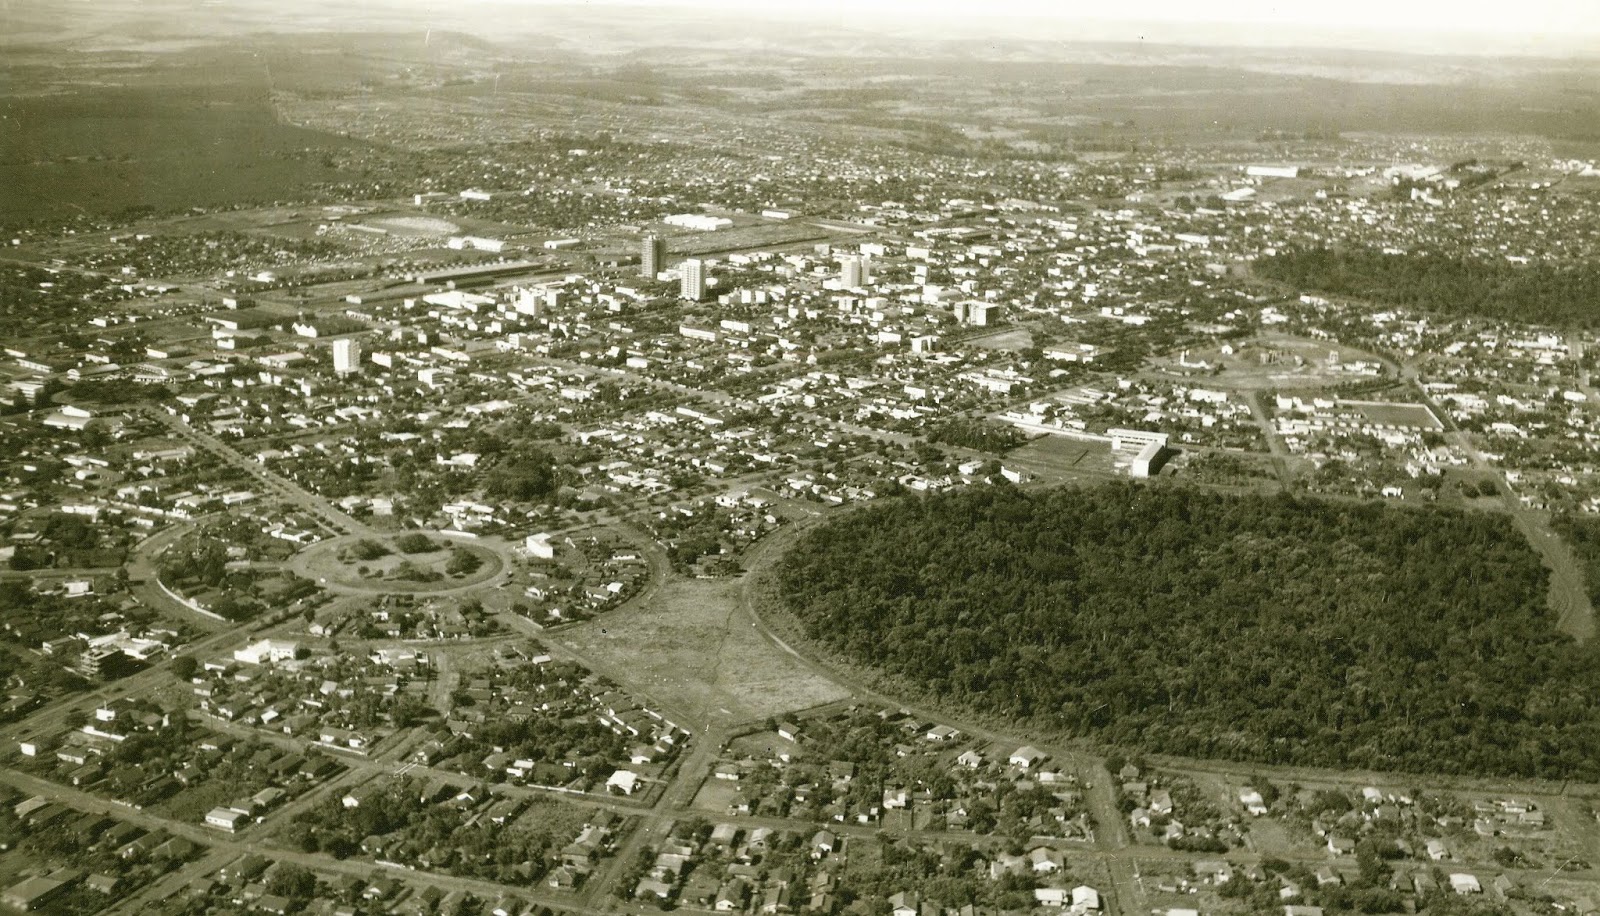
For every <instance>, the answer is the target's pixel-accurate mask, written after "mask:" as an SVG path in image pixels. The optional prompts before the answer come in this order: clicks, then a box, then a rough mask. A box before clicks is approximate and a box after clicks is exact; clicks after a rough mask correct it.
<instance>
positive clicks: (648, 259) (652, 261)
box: [639, 235, 667, 280]
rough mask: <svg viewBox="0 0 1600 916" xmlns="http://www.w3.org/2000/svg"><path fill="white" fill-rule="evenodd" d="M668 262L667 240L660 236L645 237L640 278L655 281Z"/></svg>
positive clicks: (641, 255) (640, 262)
mask: <svg viewBox="0 0 1600 916" xmlns="http://www.w3.org/2000/svg"><path fill="white" fill-rule="evenodd" d="M666 261H667V240H666V239H664V238H662V237H660V236H658V235H647V236H645V237H644V244H643V247H642V250H641V251H640V252H639V276H641V277H645V278H646V279H650V280H654V279H655V278H656V274H659V273H661V268H662V267H663V266H665V265H666Z"/></svg>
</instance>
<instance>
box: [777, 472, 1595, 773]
mask: <svg viewBox="0 0 1600 916" xmlns="http://www.w3.org/2000/svg"><path fill="white" fill-rule="evenodd" d="M778 584H779V589H780V593H781V595H782V597H783V598H784V599H785V601H786V603H787V605H788V607H789V608H790V610H791V611H792V613H793V614H794V615H795V616H796V617H797V618H798V620H799V622H800V623H801V624H802V625H803V627H804V629H805V631H806V633H807V634H808V635H809V636H810V637H811V638H813V639H817V640H819V641H821V642H823V643H825V644H826V645H828V646H829V647H831V648H833V649H835V650H837V651H840V652H842V653H843V654H845V655H847V656H848V657H850V658H853V659H855V660H857V661H859V662H861V663H863V664H865V665H869V666H871V667H873V668H876V669H877V670H878V671H880V672H881V673H883V674H886V675H888V676H890V677H891V678H893V679H895V680H898V681H900V682H902V683H903V684H905V685H906V686H908V687H910V688H912V689H914V690H917V691H920V692H922V693H924V694H926V695H929V696H931V697H935V698H938V699H942V700H945V701H947V702H951V703H957V704H962V705H965V706H967V707H968V708H971V709H973V710H977V711H980V712H983V713H997V714H1001V715H1005V716H1008V717H1012V718H1014V719H1018V720H1025V721H1028V722H1030V723H1032V724H1035V725H1041V726H1045V727H1049V728H1054V729H1058V730H1060V731H1063V732H1067V733H1070V734H1075V735H1089V736H1094V737H1097V738H1100V739H1103V740H1105V741H1108V742H1109V743H1112V744H1115V745H1119V746H1124V747H1129V748H1140V749H1145V750H1150V751H1158V752H1167V753H1175V754H1184V755H1191V756H1197V757H1213V758H1218V757H1220V758H1228V759H1239V760H1256V761H1262V762H1269V763H1280V764H1299V765H1319V766H1333V767H1361V768H1372V769H1386V770H1406V771H1413V772H1450V773H1471V774H1496V775H1516V776H1543V777H1552V778H1561V777H1578V778H1584V779H1594V778H1596V777H1600V759H1597V757H1596V753H1597V752H1600V718H1597V717H1596V716H1595V715H1594V712H1593V710H1594V708H1595V702H1596V700H1597V699H1600V665H1597V664H1596V662H1597V661H1600V658H1597V652H1596V650H1595V649H1593V648H1592V647H1584V646H1579V645H1577V644H1574V643H1573V642H1571V641H1570V640H1569V639H1567V638H1566V637H1564V636H1562V635H1560V634H1558V633H1557V632H1556V630H1555V628H1554V621H1553V619H1552V616H1551V614H1550V611H1549V609H1548V606H1547V604H1546V598H1545V588H1546V574H1545V571H1544V569H1543V568H1542V567H1541V566H1540V564H1539V561H1538V558H1537V556H1536V555H1535V554H1534V553H1533V551H1532V550H1531V549H1530V548H1529V547H1528V545H1527V544H1526V542H1525V541H1524V540H1523V539H1522V538H1521V536H1520V535H1519V534H1518V533H1517V531H1516V530H1515V528H1513V527H1512V525H1511V524H1510V523H1509V522H1508V521H1507V520H1506V519H1505V518H1503V517H1500V516H1495V515H1489V514H1483V513H1470V512H1462V511H1452V510H1444V509H1428V510H1401V509H1393V508H1388V507H1384V506H1382V505H1379V504H1352V503H1331V502H1322V501H1318V500H1312V499H1304V498H1295V497H1290V496H1275V497H1258V496H1251V497H1230V496H1223V495H1220V494H1213V493H1205V492H1200V491H1193V490H1183V489H1163V488H1146V487H1141V486H1136V485H1132V484H1118V485H1112V486H1106V487H1103V488H1098V489H1090V490H1082V489H1075V488H1066V489H1057V490H1052V491H1045V492H1039V493H1032V494H1025V493H1022V492H1020V491H1017V490H1014V489H1012V488H1010V487H1005V486H996V487H983V488H974V489H970V490H966V491H962V492H958V493H951V494H942V495H939V496H935V497H929V498H920V499H901V500H895V501H891V502H888V503H885V504H883V505H880V506H875V507H872V508H869V509H864V510H862V511H859V512H854V513H851V514H849V515H848V516H844V517H842V518H840V519H838V520H837V521H835V522H834V523H832V524H830V525H828V526H826V527H823V528H819V529H816V530H814V531H813V532H810V533H808V535H807V536H806V537H805V538H803V539H802V540H801V541H800V542H799V543H798V544H797V545H796V546H795V547H794V548H793V549H792V550H791V551H790V553H789V554H788V555H787V556H786V558H785V560H784V562H783V564H782V566H781V567H780V573H779V583H778Z"/></svg>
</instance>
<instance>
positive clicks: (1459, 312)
mask: <svg viewBox="0 0 1600 916" xmlns="http://www.w3.org/2000/svg"><path fill="white" fill-rule="evenodd" d="M1254 270H1255V272H1256V273H1257V274H1258V275H1260V276H1262V277H1266V278H1267V279H1270V280H1277V281H1280V282H1283V283H1287V284H1289V285H1291V286H1294V287H1296V288H1298V289H1304V290H1315V291H1318V292H1325V293H1331V294H1334V295H1339V296H1356V297H1360V298H1363V299H1373V300H1375V301H1378V302H1386V303H1392V304H1394V305H1400V306H1408V307H1411V308H1416V309H1421V310H1422V311H1426V312H1432V313H1434V314H1438V315H1445V316H1448V317H1452V318H1466V317H1479V318H1492V319H1496V320H1499V321H1512V322H1517V323H1526V322H1535V323H1539V324H1549V325H1556V326H1564V327H1595V326H1596V325H1597V324H1600V308H1597V305H1600V267H1596V266H1595V265H1592V264H1575V265H1566V266H1563V265H1552V264H1526V265H1518V264H1513V263H1511V262H1509V261H1504V260H1487V259H1478V258H1463V257H1455V256H1452V255H1446V254H1385V253H1383V252H1382V251H1377V250H1374V249H1370V248H1336V249H1335V248H1299V249H1291V250H1288V251H1282V252H1279V253H1277V254H1273V255H1269V256H1267V257H1263V258H1258V259H1257V260H1256V262H1255V265H1254Z"/></svg>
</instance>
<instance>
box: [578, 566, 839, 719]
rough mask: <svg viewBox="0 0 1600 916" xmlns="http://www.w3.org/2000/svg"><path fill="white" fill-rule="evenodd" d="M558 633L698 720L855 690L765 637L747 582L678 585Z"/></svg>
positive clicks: (775, 711) (623, 679) (758, 714)
mask: <svg viewBox="0 0 1600 916" xmlns="http://www.w3.org/2000/svg"><path fill="white" fill-rule="evenodd" d="M548 638H549V639H551V640H552V641H555V642H560V643H563V644H565V645H567V646H569V647H570V648H571V649H573V650H574V651H575V652H578V653H579V654H581V655H582V656H584V657H585V659H587V660H588V661H589V662H590V663H591V664H594V665H595V666H596V667H598V668H599V669H600V670H601V671H602V672H603V673H604V674H606V675H607V676H608V677H610V678H612V679H613V680H615V681H617V682H618V683H620V684H622V686H624V687H626V688H629V689H631V690H635V691H638V692H640V693H643V694H647V695H649V696H652V697H654V698H656V699H658V700H659V701H661V702H662V703H664V704H667V705H668V706H670V707H673V708H674V709H676V710H678V711H679V712H680V713H682V714H685V715H688V716H690V717H691V719H692V720H693V722H694V723H695V724H702V725H703V724H710V723H713V722H716V723H723V724H732V723H736V722H749V721H753V720H760V719H765V718H767V717H768V716H777V715H781V714H783V713H786V712H791V711H793V710H797V709H805V708H807V707H810V706H816V705H819V704H821V703H829V702H832V701H835V700H839V699H843V698H844V697H845V696H847V692H846V691H845V689H844V688H842V687H840V686H839V685H837V684H835V683H833V682H832V681H829V680H826V679H824V678H822V677H821V676H819V675H817V674H816V673H814V672H813V671H812V670H811V669H810V668H808V667H807V666H806V665H805V664H804V663H803V662H801V660H800V659H799V658H797V657H795V656H793V655H790V654H789V653H787V652H785V651H784V650H782V649H780V648H778V647H777V646H774V645H773V644H772V643H770V642H768V641H767V640H766V639H765V638H764V637H763V636H762V635H761V633H760V631H758V630H757V629H756V627H755V625H754V623H753V622H752V621H751V620H750V618H749V615H748V614H747V613H746V612H745V610H744V609H743V608H742V606H741V605H740V601H739V582H738V581H737V580H692V581H685V582H673V583H671V584H669V585H667V586H666V587H665V588H663V589H662V590H661V593H660V594H659V595H657V596H656V598H655V600H653V601H650V602H648V603H646V604H644V605H642V606H639V607H633V608H628V609H626V610H623V611H620V612H618V613H615V614H609V615H606V616H604V617H601V618H600V619H597V620H592V621H589V622H587V623H583V624H580V625H578V626H575V627H572V628H570V629H565V630H562V631H561V632H560V633H559V634H551V635H550V636H549V637H548Z"/></svg>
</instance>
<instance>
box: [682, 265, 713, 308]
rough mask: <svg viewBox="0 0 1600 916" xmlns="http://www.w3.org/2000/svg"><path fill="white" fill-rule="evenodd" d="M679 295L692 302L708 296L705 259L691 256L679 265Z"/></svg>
mask: <svg viewBox="0 0 1600 916" xmlns="http://www.w3.org/2000/svg"><path fill="white" fill-rule="evenodd" d="M678 275H679V286H678V295H679V296H681V297H682V298H684V299H688V300H689V301H691V302H699V301H700V300H701V299H704V298H705V297H706V265H705V262H704V261H701V260H699V259H697V258H690V259H689V260H687V261H684V262H683V263H682V264H679V265H678Z"/></svg>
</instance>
